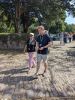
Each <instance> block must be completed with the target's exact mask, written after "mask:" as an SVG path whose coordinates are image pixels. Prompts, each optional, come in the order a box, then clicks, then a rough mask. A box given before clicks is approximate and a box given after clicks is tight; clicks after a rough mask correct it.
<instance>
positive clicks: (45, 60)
mask: <svg viewBox="0 0 75 100" xmlns="http://www.w3.org/2000/svg"><path fill="white" fill-rule="evenodd" d="M42 59H43V64H44V67H45V69H44V72H43V74H44V73H45V72H46V71H47V68H48V63H47V55H42Z"/></svg>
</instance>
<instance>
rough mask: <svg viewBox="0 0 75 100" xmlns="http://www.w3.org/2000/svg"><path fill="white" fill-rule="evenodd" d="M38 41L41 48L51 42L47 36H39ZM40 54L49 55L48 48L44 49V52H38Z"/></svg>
mask: <svg viewBox="0 0 75 100" xmlns="http://www.w3.org/2000/svg"><path fill="white" fill-rule="evenodd" d="M36 41H37V42H38V45H39V48H40V47H44V46H46V45H48V43H49V42H50V37H49V36H48V35H47V34H45V35H43V36H41V35H38V37H37V39H36ZM37 53H38V54H48V48H44V49H43V50H38V52H37Z"/></svg>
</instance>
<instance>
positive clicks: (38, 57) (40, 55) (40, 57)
mask: <svg viewBox="0 0 75 100" xmlns="http://www.w3.org/2000/svg"><path fill="white" fill-rule="evenodd" d="M41 60H43V61H44V62H47V54H44V55H43V54H37V62H41Z"/></svg>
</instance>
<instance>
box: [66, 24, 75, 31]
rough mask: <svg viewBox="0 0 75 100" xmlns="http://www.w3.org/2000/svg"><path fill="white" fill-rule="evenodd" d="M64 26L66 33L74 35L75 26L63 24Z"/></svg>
mask: <svg viewBox="0 0 75 100" xmlns="http://www.w3.org/2000/svg"><path fill="white" fill-rule="evenodd" d="M65 25H66V29H65V31H66V32H73V33H75V24H72V25H68V24H65Z"/></svg>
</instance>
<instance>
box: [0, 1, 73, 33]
mask: <svg viewBox="0 0 75 100" xmlns="http://www.w3.org/2000/svg"><path fill="white" fill-rule="evenodd" d="M1 1H4V2H6V1H8V2H7V3H6V4H5V3H4V6H3V8H4V9H5V10H4V11H6V12H7V13H8V15H9V17H10V19H12V20H13V22H14V25H15V32H17V33H18V32H19V26H20V25H21V24H22V25H23V32H25V33H26V32H27V31H28V27H29V26H30V25H31V24H32V22H31V19H33V18H34V19H36V18H37V19H38V20H37V21H38V22H39V24H46V25H47V27H52V24H54V23H55V25H56V24H57V27H59V23H60V25H61V26H63V27H64V24H63V23H64V20H65V18H66V17H65V11H68V12H70V13H71V14H73V15H75V5H74V2H75V1H73V0H0V2H1ZM5 5H8V6H5ZM12 5H13V6H12ZM11 9H12V11H13V12H12V13H11V11H10V12H9V10H11ZM11 16H12V18H11ZM59 28H60V27H59Z"/></svg>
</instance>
